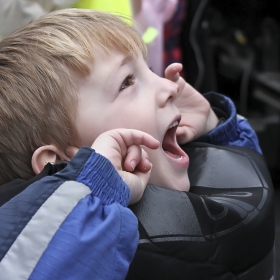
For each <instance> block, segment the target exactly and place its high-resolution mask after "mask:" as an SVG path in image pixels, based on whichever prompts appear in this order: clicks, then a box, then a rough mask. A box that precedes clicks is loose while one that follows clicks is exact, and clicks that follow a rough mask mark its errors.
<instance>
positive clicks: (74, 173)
mask: <svg viewBox="0 0 280 280" xmlns="http://www.w3.org/2000/svg"><path fill="white" fill-rule="evenodd" d="M206 98H207V99H208V100H209V101H210V103H211V104H212V106H213V108H214V109H215V110H216V112H221V113H222V114H224V116H225V118H227V120H226V121H225V122H224V123H222V124H221V125H219V126H218V127H217V128H215V129H214V130H212V131H211V132H209V133H208V134H207V135H205V136H204V137H203V141H206V142H209V143H212V144H217V145H238V146H246V147H250V148H253V149H256V150H257V151H259V152H261V150H260V147H259V145H258V140H257V137H256V134H255V132H254V131H253V130H252V128H251V127H250V125H249V124H248V122H247V120H245V119H244V118H240V117H237V116H236V110H235V107H234V105H233V103H232V101H231V100H230V99H229V98H227V97H224V96H222V95H218V94H214V93H210V94H208V95H206ZM201 139H202V138H201ZM129 198H130V192H129V188H128V187H127V186H126V184H125V183H124V182H123V180H122V179H121V178H120V176H119V175H118V173H117V172H116V170H115V169H114V167H113V166H112V164H111V163H110V162H109V161H108V160H107V159H106V158H104V157H102V156H101V155H99V154H97V153H95V152H94V151H93V150H91V149H90V148H82V149H81V150H80V151H79V152H78V153H77V155H76V156H75V157H74V159H73V160H72V161H71V162H70V163H69V164H68V165H67V166H66V167H65V168H64V169H63V170H62V171H60V172H58V173H56V174H54V175H52V176H46V177H44V178H42V179H40V180H38V181H36V182H35V183H32V184H31V185H29V186H28V187H27V188H26V189H25V190H24V191H22V192H20V193H19V194H18V195H16V196H15V197H13V198H12V199H10V200H9V201H8V202H7V203H5V204H4V205H3V206H2V207H1V208H0V220H1V225H0V227H1V230H0V280H6V279H7V280H11V279H15V280H20V279H34V280H40V279H48V280H50V279H53V280H57V279H60V280H62V279H79V280H80V279H95V280H98V279H106V280H109V279H124V278H125V276H126V273H127V271H128V267H129V264H130V262H131V261H132V258H133V256H134V254H135V251H136V248H137V245H138V239H139V235H138V222H137V219H136V217H135V216H134V214H133V213H132V212H131V211H130V210H129V209H128V208H127V205H128V202H129Z"/></svg>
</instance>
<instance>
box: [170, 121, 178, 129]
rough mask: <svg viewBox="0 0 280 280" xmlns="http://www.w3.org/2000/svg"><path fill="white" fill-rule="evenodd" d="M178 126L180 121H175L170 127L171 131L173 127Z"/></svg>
mask: <svg viewBox="0 0 280 280" xmlns="http://www.w3.org/2000/svg"><path fill="white" fill-rule="evenodd" d="M178 124H179V123H178V121H174V122H173V123H172V124H171V125H170V127H169V129H170V128H172V127H174V126H176V125H178Z"/></svg>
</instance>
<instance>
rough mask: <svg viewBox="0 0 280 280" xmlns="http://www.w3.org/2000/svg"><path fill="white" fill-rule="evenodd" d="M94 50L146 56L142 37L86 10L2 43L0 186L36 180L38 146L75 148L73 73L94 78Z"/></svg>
mask: <svg viewBox="0 0 280 280" xmlns="http://www.w3.org/2000/svg"><path fill="white" fill-rule="evenodd" d="M95 46H96V47H98V48H99V49H100V48H101V50H104V51H105V53H106V52H110V49H112V48H118V49H119V50H121V51H123V52H124V53H126V54H128V55H137V54H138V53H139V51H140V53H142V55H143V56H144V57H145V58H146V56H147V53H146V52H147V51H146V47H145V44H144V43H143V41H142V40H141V37H140V35H139V34H138V33H137V31H136V30H135V29H134V28H133V27H132V26H130V25H128V24H127V23H125V22H124V21H123V19H121V18H120V17H118V16H114V15H110V14H107V13H104V12H99V11H92V10H82V9H65V10H60V11H55V12H52V13H50V14H48V15H46V16H43V17H41V18H40V19H38V20H36V21H34V22H31V23H29V24H28V25H26V26H24V27H22V28H20V29H18V30H16V31H15V32H13V33H12V34H11V35H10V36H9V37H7V38H6V39H4V40H3V41H2V42H0V106H1V107H0V110H1V111H0V116H1V118H0V129H1V133H0V155H1V156H0V184H3V183H6V182H9V181H11V180H12V179H15V178H23V179H29V178H31V177H32V176H34V172H33V170H32V167H31V158H32V155H33V153H34V151H35V150H36V149H37V148H38V147H40V146H43V145H48V144H55V145H57V146H58V147H59V148H62V149H65V148H66V147H67V146H68V145H74V144H75V141H76V140H75V139H77V136H76V130H75V128H74V121H75V117H76V112H77V102H78V98H77V90H78V89H77V79H78V78H77V77H78V76H76V75H74V73H77V74H78V75H79V77H85V76H86V75H88V74H89V73H90V68H89V62H92V63H94V47H95ZM75 77H76V83H75Z"/></svg>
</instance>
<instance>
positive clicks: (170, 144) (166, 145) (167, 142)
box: [162, 119, 186, 160]
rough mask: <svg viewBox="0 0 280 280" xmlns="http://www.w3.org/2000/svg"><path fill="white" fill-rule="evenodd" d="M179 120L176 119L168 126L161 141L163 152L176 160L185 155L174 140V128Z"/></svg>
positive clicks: (175, 128)
mask: <svg viewBox="0 0 280 280" xmlns="http://www.w3.org/2000/svg"><path fill="white" fill-rule="evenodd" d="M179 122H180V119H177V120H175V121H174V122H173V123H172V124H171V125H170V126H169V128H168V130H167V131H166V133H165V135H164V138H163V141H162V148H163V150H164V152H165V153H166V154H167V155H168V156H170V157H172V158H174V159H177V160H181V159H182V158H183V157H185V156H186V154H185V152H184V151H183V150H182V149H181V148H180V146H179V145H178V143H177V140H176V130H177V127H178V125H179Z"/></svg>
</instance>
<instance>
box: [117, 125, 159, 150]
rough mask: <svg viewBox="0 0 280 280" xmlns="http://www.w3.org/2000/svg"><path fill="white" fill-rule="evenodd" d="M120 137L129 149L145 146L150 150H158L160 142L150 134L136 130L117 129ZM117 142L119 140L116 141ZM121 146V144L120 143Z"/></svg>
mask: <svg viewBox="0 0 280 280" xmlns="http://www.w3.org/2000/svg"><path fill="white" fill-rule="evenodd" d="M115 131H116V132H117V134H118V135H120V136H121V137H122V140H123V141H124V143H125V145H126V146H127V147H129V146H131V145H144V146H146V147H147V148H150V149H157V148H158V147H159V145H160V142H159V141H158V140H157V139H155V138H154V137H153V136H151V135H150V134H148V133H146V132H143V131H140V130H136V129H117V130H115ZM117 138H118V137H117ZM116 140H117V141H118V140H119V139H116ZM119 144H120V143H119Z"/></svg>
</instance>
